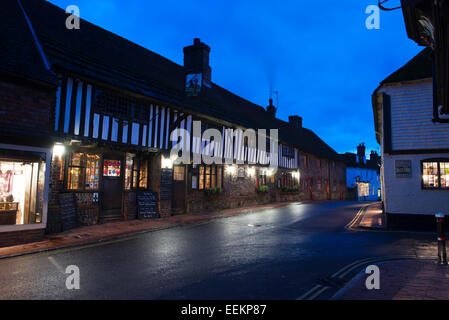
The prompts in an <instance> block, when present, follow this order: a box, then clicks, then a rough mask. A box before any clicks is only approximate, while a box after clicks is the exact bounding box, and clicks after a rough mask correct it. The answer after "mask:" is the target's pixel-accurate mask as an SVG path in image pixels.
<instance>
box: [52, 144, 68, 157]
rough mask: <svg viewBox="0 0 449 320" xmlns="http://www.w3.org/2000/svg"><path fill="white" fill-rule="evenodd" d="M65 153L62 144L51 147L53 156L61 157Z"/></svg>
mask: <svg viewBox="0 0 449 320" xmlns="http://www.w3.org/2000/svg"><path fill="white" fill-rule="evenodd" d="M64 152H65V147H64V145H63V144H60V143H57V144H55V145H54V146H53V156H55V157H62V156H63V155H64Z"/></svg>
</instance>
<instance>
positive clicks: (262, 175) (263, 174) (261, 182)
mask: <svg viewBox="0 0 449 320" xmlns="http://www.w3.org/2000/svg"><path fill="white" fill-rule="evenodd" d="M259 185H260V186H266V185H267V173H266V171H265V170H259Z"/></svg>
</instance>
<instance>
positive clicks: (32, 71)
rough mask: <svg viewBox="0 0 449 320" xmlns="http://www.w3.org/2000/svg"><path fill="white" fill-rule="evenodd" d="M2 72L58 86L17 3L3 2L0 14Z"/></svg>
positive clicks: (5, 0) (0, 69) (0, 70)
mask: <svg viewBox="0 0 449 320" xmlns="http://www.w3.org/2000/svg"><path fill="white" fill-rule="evenodd" d="M0 72H3V73H8V74H12V75H14V76H19V77H25V78H28V79H32V80H38V81H42V82H45V83H49V84H52V85H56V84H57V78H56V76H55V75H54V74H53V73H51V72H50V71H49V70H47V69H46V67H45V65H44V61H43V59H42V56H41V54H40V53H39V50H38V47H37V45H36V42H35V40H34V39H33V35H32V32H31V29H30V27H29V25H28V23H27V21H26V19H25V16H24V15H23V12H22V9H21V7H20V5H19V3H18V2H17V0H3V1H2V2H1V10H0Z"/></svg>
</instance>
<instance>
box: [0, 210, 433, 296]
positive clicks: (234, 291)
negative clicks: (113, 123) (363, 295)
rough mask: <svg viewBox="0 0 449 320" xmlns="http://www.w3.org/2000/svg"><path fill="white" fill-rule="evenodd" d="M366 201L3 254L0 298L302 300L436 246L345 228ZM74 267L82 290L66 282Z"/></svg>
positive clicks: (419, 237)
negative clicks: (386, 260) (340, 277)
mask: <svg viewBox="0 0 449 320" xmlns="http://www.w3.org/2000/svg"><path fill="white" fill-rule="evenodd" d="M363 205H366V204H363V203H356V202H325V203H304V204H300V203H295V204H291V205H288V206H286V207H281V208H276V209H269V210H263V211H259V212H255V213H249V214H243V215H239V216H234V217H230V218H225V219H218V220H213V221H210V222H207V223H203V224H198V225H193V226H186V227H179V228H173V229H167V230H162V231H156V232H151V233H146V234H143V235H139V236H136V237H131V238H129V239H122V240H119V241H112V242H108V243H101V244H95V245H90V246H86V247H80V248H74V249H67V250H59V251H53V252H48V253H42V254H35V255H29V256H23V257H18V258H12V259H5V260H0V288H1V290H0V299H297V298H298V297H300V296H301V295H303V294H304V293H306V292H308V291H309V290H310V289H311V288H312V287H313V286H315V285H316V284H317V281H318V283H319V282H320V281H321V280H320V279H323V278H326V277H329V276H331V275H332V274H333V273H335V272H336V271H338V270H340V269H341V268H342V267H344V266H346V265H348V264H350V263H352V262H354V261H357V260H360V259H364V258H372V257H384V256H391V255H416V248H417V247H420V246H425V245H427V244H429V243H430V241H431V239H432V238H430V235H428V234H408V233H387V232H357V231H355V232H354V231H348V230H346V229H345V225H346V224H348V223H349V222H350V221H351V220H352V218H353V217H354V216H355V215H356V213H357V211H358V210H359V209H360V208H361V207H362V206H363ZM69 265H76V266H78V267H79V270H80V289H79V290H68V289H67V288H66V278H67V276H68V274H66V273H65V270H66V267H67V266H69ZM357 271H360V270H354V272H357ZM349 276H350V274H348V277H349ZM331 291H332V290H328V292H327V293H326V292H325V293H323V296H321V297H324V298H326V297H327V296H326V294H327V295H328V296H329V295H331V293H332V292H331Z"/></svg>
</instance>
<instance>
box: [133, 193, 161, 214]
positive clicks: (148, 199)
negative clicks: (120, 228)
mask: <svg viewBox="0 0 449 320" xmlns="http://www.w3.org/2000/svg"><path fill="white" fill-rule="evenodd" d="M137 210H138V216H139V219H155V218H159V204H158V194H157V192H151V191H141V192H139V193H138V194H137Z"/></svg>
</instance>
